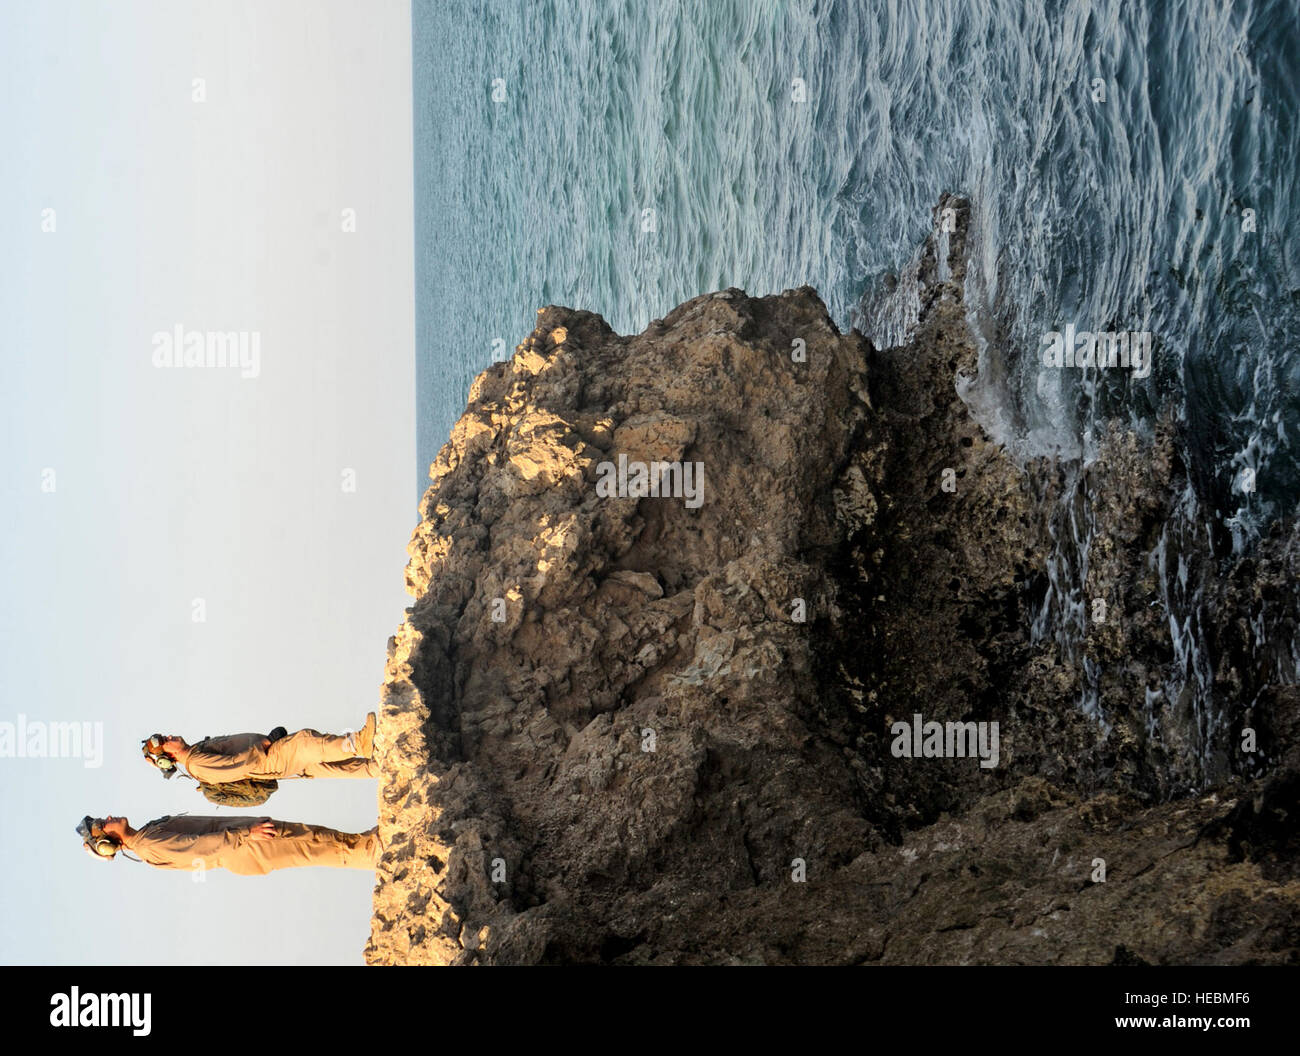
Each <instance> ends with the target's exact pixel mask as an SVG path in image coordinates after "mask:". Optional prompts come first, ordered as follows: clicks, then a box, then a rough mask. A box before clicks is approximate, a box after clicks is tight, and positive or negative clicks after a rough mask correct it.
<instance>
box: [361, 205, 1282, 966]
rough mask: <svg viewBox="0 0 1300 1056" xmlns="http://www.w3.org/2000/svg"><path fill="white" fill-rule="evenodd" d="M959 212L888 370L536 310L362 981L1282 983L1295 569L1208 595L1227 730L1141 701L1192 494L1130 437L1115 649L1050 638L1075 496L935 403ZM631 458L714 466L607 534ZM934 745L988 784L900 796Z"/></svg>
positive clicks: (799, 347)
mask: <svg viewBox="0 0 1300 1056" xmlns="http://www.w3.org/2000/svg"><path fill="white" fill-rule="evenodd" d="M940 205H941V207H943V206H950V207H953V208H955V209H956V210H957V211H958V213H959V217H960V220H961V226H960V227H959V230H958V232H957V233H956V234H955V235H954V236H953V237H951V238H950V239H948V240H947V242H946V245H947V252H948V262H947V263H948V268H946V269H941V268H939V267H937V265H936V253H937V248H936V244H937V243H935V242H932V244H931V245H929V246H928V247H927V250H926V252H925V253H924V254H923V255H922V257H921V263H920V276H919V278H920V281H921V284H922V294H921V320H920V323H919V324H918V327H917V329H916V332H915V334H914V336H913V338H912V340H911V341H910V342H909V343H908V344H907V345H905V346H902V347H900V348H897V349H892V350H888V351H879V350H876V349H874V348H873V347H872V346H871V345H870V343H869V342H868V341H866V340H865V339H864V338H863V337H861V336H860V335H858V334H857V333H856V332H855V333H850V334H847V335H846V334H840V333H839V332H838V331H837V329H836V328H835V326H834V325H833V324H832V322H831V321H830V319H829V317H828V316H827V313H826V310H825V307H824V306H823V304H822V302H821V301H820V299H819V298H818V296H817V294H816V293H815V292H814V291H813V290H812V289H811V288H808V287H804V288H802V289H799V290H787V291H786V292H785V293H783V294H781V295H779V296H772V297H764V298H750V297H747V296H746V295H745V294H744V293H743V292H742V291H740V290H737V289H731V290H727V291H725V292H721V293H716V294H712V295H709V296H704V297H698V298H695V299H694V300H691V301H688V302H687V303H685V304H683V305H681V306H680V307H678V308H677V309H675V310H674V311H673V312H671V313H670V314H669V315H668V316H667V317H666V318H664V319H663V320H659V321H656V322H654V323H652V324H651V325H650V326H649V327H648V328H647V329H646V331H645V332H644V333H642V334H640V335H637V336H630V337H624V336H619V335H617V334H615V333H613V332H612V331H611V330H610V328H609V327H608V326H607V325H606V324H605V323H604V321H603V320H602V319H601V318H600V317H599V316H597V315H594V314H591V313H589V312H584V311H574V310H571V309H568V308H559V307H549V308H545V309H543V310H542V311H540V312H539V313H538V321H537V327H536V329H535V330H534V331H533V333H532V334H531V335H530V336H529V337H527V338H526V339H525V340H524V342H523V343H522V344H521V345H520V346H519V347H518V349H517V350H516V352H515V355H514V357H513V358H512V359H511V360H510V361H509V362H508V363H504V364H497V365H495V366H493V367H492V368H490V369H489V370H487V371H485V372H484V373H483V374H481V375H480V376H479V377H478V378H477V379H476V381H475V382H474V386H473V388H472V390H471V393H470V397H469V406H468V407H467V409H466V411H465V414H464V415H463V416H462V417H461V419H460V421H459V422H457V424H456V426H455V428H454V429H453V431H452V435H451V438H450V440H449V442H448V443H447V444H446V445H445V446H444V447H443V449H442V451H441V452H440V453H439V456H438V459H437V461H436V462H435V463H434V465H433V467H432V469H431V477H432V481H433V483H432V486H431V487H430V489H429V490H428V492H427V493H426V495H425V496H424V499H423V501H422V503H421V506H420V513H421V523H420V525H419V527H418V528H417V530H416V531H415V533H414V536H413V538H412V540H411V543H410V546H409V547H408V552H409V554H410V563H409V565H408V568H407V586H408V589H409V590H410V592H411V593H412V595H413V596H414V597H415V604H414V605H413V606H412V607H411V608H410V609H408V610H407V614H406V618H405V619H404V620H403V622H402V625H401V626H400V628H399V629H398V632H397V634H396V635H395V636H394V637H393V638H392V639H391V640H390V642H389V655H388V664H387V670H386V677H385V685H384V690H383V699H382V706H381V720H380V735H381V742H380V748H379V754H380V759H381V762H382V764H383V767H384V775H385V776H384V780H383V781H381V787H380V793H379V810H380V819H379V820H380V832H381V836H382V837H383V839H384V840H385V843H386V846H387V851H386V853H385V856H384V859H383V862H382V863H381V866H380V869H379V871H378V874H377V885H376V889H375V897H374V920H373V927H372V935H371V940H370V943H369V945H368V946H367V949H366V958H367V960H368V961H369V962H370V963H374V964H401V963H418V964H473V963H480V964H502V963H539V962H544V963H573V962H583V963H625V964H631V963H657V964H671V963H852V964H858V963H1113V962H1117V961H1118V962H1124V961H1135V960H1136V961H1149V962H1152V963H1163V962H1183V963H1191V962H1197V963H1200V962H1216V963H1218V962H1222V963H1237V962H1244V961H1266V962H1278V961H1294V960H1296V948H1297V942H1298V936H1300V913H1298V912H1297V909H1298V907H1300V879H1298V878H1297V868H1296V858H1295V850H1296V846H1295V843H1296V836H1295V827H1294V821H1293V819H1294V817H1295V811H1296V809H1297V779H1296V777H1295V772H1296V762H1297V760H1296V757H1295V752H1294V750H1293V749H1290V746H1292V745H1295V744H1296V738H1295V732H1296V731H1295V725H1296V713H1297V706H1296V694H1295V687H1294V685H1291V684H1285V683H1283V682H1281V681H1279V680H1278V679H1277V678H1276V676H1275V672H1274V669H1275V667H1276V664H1274V663H1273V662H1272V661H1269V662H1268V663H1265V662H1264V661H1262V660H1260V659H1259V658H1258V656H1257V655H1256V654H1257V653H1258V650H1252V649H1251V648H1250V647H1249V642H1248V641H1247V640H1245V639H1243V638H1242V635H1247V637H1248V634H1247V631H1246V630H1244V629H1243V628H1248V627H1249V626H1250V620H1251V619H1252V614H1257V613H1258V612H1259V611H1261V608H1262V607H1271V608H1270V611H1273V610H1277V609H1279V608H1282V609H1285V608H1286V607H1287V606H1292V607H1294V595H1293V593H1292V592H1291V591H1292V585H1293V584H1294V583H1295V581H1296V578H1297V577H1296V575H1295V573H1296V571H1297V568H1296V566H1297V565H1300V546H1297V544H1296V540H1295V536H1294V533H1293V531H1292V534H1289V535H1288V534H1286V533H1278V534H1277V535H1276V536H1275V538H1273V539H1270V540H1269V541H1268V543H1267V544H1266V545H1265V546H1264V547H1262V548H1261V549H1260V552H1259V553H1258V554H1256V555H1254V556H1253V557H1252V559H1251V562H1250V563H1249V567H1248V568H1242V567H1240V566H1238V567H1236V568H1235V569H1229V570H1227V572H1226V573H1224V571H1223V569H1222V568H1214V569H1211V568H1210V565H1209V563H1208V562H1207V563H1203V567H1204V571H1203V572H1202V573H1201V574H1203V575H1204V577H1205V580H1206V583H1207V586H1208V587H1210V588H1212V591H1217V592H1218V594H1217V595H1216V597H1217V599H1218V600H1217V601H1216V602H1215V604H1217V605H1218V607H1219V611H1221V612H1222V613H1223V614H1224V617H1225V618H1224V625H1223V627H1224V629H1223V632H1222V636H1223V642H1222V656H1221V661H1222V662H1221V663H1220V665H1219V667H1218V672H1219V674H1220V675H1221V676H1222V678H1223V679H1224V680H1225V686H1226V689H1225V691H1224V700H1225V702H1226V703H1225V704H1224V709H1225V712H1224V714H1225V718H1224V721H1223V722H1222V723H1221V725H1222V732H1221V733H1217V734H1216V733H1213V732H1211V733H1207V732H1205V727H1204V724H1201V725H1200V726H1198V725H1197V723H1196V722H1195V721H1194V719H1193V717H1191V716H1189V715H1187V714H1185V711H1186V708H1185V706H1180V704H1179V702H1178V701H1172V702H1169V703H1168V704H1162V703H1160V702H1158V701H1157V702H1156V703H1155V704H1152V702H1151V695H1150V694H1149V693H1145V692H1144V688H1145V687H1146V686H1147V685H1152V684H1154V680H1155V679H1156V678H1157V676H1159V675H1160V674H1161V672H1164V671H1166V670H1167V669H1168V668H1169V666H1170V665H1171V664H1173V663H1175V660H1176V658H1175V657H1174V656H1173V651H1172V649H1171V645H1170V642H1169V631H1168V629H1167V626H1166V623H1167V620H1166V619H1165V617H1164V615H1163V614H1162V613H1161V612H1159V611H1158V610H1157V609H1153V607H1152V604H1151V597H1152V589H1153V588H1152V585H1151V581H1150V580H1151V576H1152V575H1153V572H1152V570H1151V562H1150V560H1149V557H1150V554H1151V553H1152V552H1154V550H1155V548H1156V547H1157V543H1156V536H1158V535H1159V530H1160V525H1161V524H1162V523H1163V521H1164V518H1165V517H1166V515H1167V512H1168V511H1167V505H1168V503H1169V502H1170V501H1171V499H1170V496H1171V495H1172V493H1173V483H1172V482H1173V480H1174V479H1175V478H1176V477H1177V475H1178V474H1179V473H1180V472H1181V467H1180V466H1179V465H1178V459H1177V455H1176V451H1175V445H1174V444H1173V442H1172V440H1171V433H1170V429H1169V428H1168V427H1165V428H1162V429H1161V430H1158V431H1157V435H1156V436H1155V438H1154V439H1147V440H1139V439H1138V438H1136V437H1134V436H1133V435H1131V434H1127V433H1124V432H1122V431H1120V430H1118V429H1117V430H1115V431H1114V434H1113V435H1112V436H1111V437H1110V438H1109V439H1108V440H1107V442H1106V445H1105V448H1104V453H1103V457H1102V458H1100V459H1098V460H1097V461H1096V462H1095V463H1093V464H1092V465H1091V466H1090V467H1088V469H1087V470H1086V473H1087V474H1089V487H1090V494H1091V496H1092V497H1091V499H1090V502H1091V504H1092V514H1093V516H1095V517H1097V518H1098V519H1099V522H1098V523H1099V525H1100V526H1101V528H1102V529H1103V531H1102V532H1101V533H1100V538H1101V539H1102V540H1103V543H1099V544H1098V546H1097V548H1096V550H1097V552H1096V554H1095V556H1094V558H1093V560H1092V562H1091V563H1090V565H1089V571H1088V575H1089V577H1091V582H1090V583H1089V585H1088V587H1089V590H1090V591H1091V592H1092V596H1104V597H1106V598H1107V599H1109V601H1110V605H1111V610H1112V614H1113V617H1112V619H1110V620H1107V621H1106V622H1105V624H1104V625H1099V626H1098V627H1097V628H1096V630H1095V633H1090V634H1089V636H1088V639H1087V640H1086V641H1085V642H1084V643H1082V646H1081V648H1080V651H1079V653H1078V655H1065V654H1063V652H1062V650H1061V649H1060V648H1059V647H1058V646H1057V645H1056V643H1054V642H1050V641H1047V642H1038V643H1035V642H1032V641H1031V637H1030V634H1029V631H1028V626H1029V623H1030V615H1031V611H1032V610H1033V609H1034V607H1035V606H1037V605H1038V604H1039V603H1040V601H1041V597H1040V595H1041V591H1042V589H1043V582H1044V577H1045V560H1046V556H1047V554H1048V552H1049V551H1050V536H1051V533H1052V531H1053V530H1054V527H1053V524H1052V520H1051V517H1052V514H1051V511H1052V509H1053V508H1054V500H1055V498H1056V497H1057V496H1058V495H1059V493H1060V489H1061V488H1062V487H1064V483H1063V480H1064V476H1063V470H1062V467H1060V466H1058V465H1055V464H1053V463H1048V462H1042V463H1038V464H1034V465H1031V466H1029V467H1018V466H1016V465H1015V464H1014V463H1013V462H1012V461H1011V460H1010V459H1009V458H1008V457H1007V456H1006V455H1005V454H1004V452H1003V451H1002V449H1001V448H1000V447H998V446H997V445H996V444H993V443H991V442H990V441H989V440H988V439H987V438H986V437H985V435H984V433H983V432H982V431H981V429H980V427H979V426H978V425H977V424H976V423H975V422H974V421H973V420H972V419H971V417H970V416H969V414H968V412H967V409H966V407H965V405H964V404H963V403H962V401H961V400H960V399H959V398H958V396H957V393H956V389H955V387H954V379H955V378H956V377H957V375H958V374H959V373H965V374H967V375H970V374H973V373H974V372H975V370H976V354H975V350H974V347H973V345H972V343H971V338H970V334H969V332H968V329H967V326H966V321H965V315H964V308H963V305H962V302H961V297H962V293H961V286H960V283H961V278H962V258H963V253H964V246H963V244H962V243H963V235H962V232H963V231H964V221H965V213H966V206H965V203H964V202H961V201H960V200H957V199H945V201H944V202H942V203H940ZM941 275H942V277H943V279H944V281H940V276H941ZM620 455H622V456H626V458H627V460H628V461H629V462H642V463H652V462H667V463H686V462H690V463H697V464H702V466H703V501H702V503H700V504H699V505H698V506H693V505H692V504H688V502H687V500H686V499H685V498H683V497H643V498H642V497H636V496H635V495H632V496H628V497H618V496H614V497H605V496H602V495H601V494H599V493H598V488H597V482H598V479H599V476H600V474H601V473H602V470H601V469H600V464H601V463H605V462H609V463H615V464H616V463H617V462H618V459H619V456H620ZM945 480H948V481H949V483H950V488H949V489H945V488H944V487H943V482H944V481H945ZM1161 552H1162V553H1163V550H1162V551H1161ZM1196 567H1202V566H1196ZM1234 636H1235V637H1234ZM1085 660H1090V661H1091V662H1092V663H1093V664H1094V665H1100V667H1101V669H1102V670H1104V672H1105V675H1104V678H1103V685H1102V690H1103V693H1102V699H1103V701H1104V702H1105V704H1106V716H1105V720H1106V721H1105V722H1098V721H1097V719H1096V718H1092V717H1089V716H1087V715H1085V714H1084V712H1083V711H1082V710H1081V709H1080V708H1079V707H1078V701H1079V698H1080V689H1081V686H1082V680H1083V678H1084V677H1085V673H1084V666H1085ZM1270 665H1271V666H1270ZM1234 700H1235V701H1237V703H1236V704H1233V703H1232V702H1233V701H1234ZM1247 702H1249V703H1247ZM1180 707H1181V709H1182V710H1180ZM917 712H920V713H922V714H923V715H924V718H925V719H926V720H927V721H928V720H937V721H940V722H947V721H953V722H956V721H963V722H986V721H996V722H998V723H999V726H1000V743H999V754H998V758H997V765H996V766H993V767H988V768H985V767H981V766H980V765H979V763H978V760H976V759H971V758H959V759H939V758H935V759H928V758H927V759H906V758H895V757H894V755H893V754H891V751H890V745H891V740H892V737H891V733H890V728H891V724H892V723H893V722H895V721H897V720H904V721H906V720H910V719H911V717H912V715H913V714H914V713H917ZM1244 722H1251V723H1253V724H1254V726H1255V727H1257V728H1258V731H1259V737H1260V740H1261V745H1262V750H1261V751H1260V752H1259V753H1258V754H1257V755H1256V756H1252V757H1251V758H1250V759H1249V760H1241V759H1236V758H1234V757H1233V756H1232V744H1233V743H1235V742H1234V741H1233V738H1235V737H1236V736H1237V733H1238V731H1239V729H1240V726H1241V725H1242V723H1244ZM1216 738H1217V739H1216ZM1288 752H1289V754H1288ZM1216 753H1218V754H1217V755H1216ZM1211 757H1212V758H1216V759H1218V762H1217V764H1216V765H1215V766H1213V767H1210V768H1209V770H1208V771H1207V766H1206V762H1205V760H1206V759H1207V758H1211ZM1220 757H1221V758H1220ZM1207 772H1209V773H1210V774H1211V775H1212V776H1211V777H1210V778H1209V779H1207V778H1206V773H1207ZM1096 859H1104V860H1105V862H1106V880H1105V882H1095V880H1094V876H1095V874H1096V866H1095V860H1096ZM801 870H802V876H803V877H804V878H805V879H804V880H803V881H802V882H799V881H796V880H795V879H794V877H795V876H797V875H800V871H801Z"/></svg>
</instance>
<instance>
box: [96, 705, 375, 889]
mask: <svg viewBox="0 0 1300 1056" xmlns="http://www.w3.org/2000/svg"><path fill="white" fill-rule="evenodd" d="M375 727H376V722H375V715H374V713H373V712H372V713H371V714H369V715H367V716H366V721H365V723H364V724H363V725H362V728H361V729H360V730H359V731H357V732H356V733H348V734H340V735H335V734H322V733H318V732H317V731H316V730H299V731H298V732H297V733H295V734H292V735H288V734H286V733H285V731H284V730H283V729H281V728H277V729H276V730H273V731H272V732H271V734H270V735H262V734H256V733H240V734H230V735H228V736H224V737H208V738H205V739H204V740H202V741H199V742H198V743H196V744H193V745H190V744H188V743H186V741H185V739H184V738H182V737H162V736H161V735H155V736H153V737H151V738H149V739H148V740H147V741H145V742H144V756H145V758H146V760H148V761H149V762H150V764H151V765H153V766H155V767H156V768H157V769H158V770H160V771H161V772H162V774H163V776H164V777H167V778H170V777H172V776H173V775H174V774H175V773H177V772H178V770H177V767H178V766H181V767H184V768H185V772H187V773H188V774H189V776H191V777H192V778H194V780H195V781H197V782H198V783H199V788H200V790H201V791H203V792H204V794H205V795H206V796H207V797H208V798H209V799H210V800H212V801H213V802H217V803H241V804H246V805H255V804H257V803H261V802H265V800H266V799H267V798H269V796H270V794H271V793H272V792H274V791H275V789H276V788H277V787H278V782H279V781H280V780H282V779H294V778H318V777H340V778H360V777H378V776H379V766H378V764H377V763H376V762H375V760H374V744H375ZM277 734H278V736H276V735H277ZM223 796H226V797H228V798H222V797H223ZM241 797H243V798H241ZM77 834H78V835H79V836H81V838H82V845H83V846H84V847H85V849H86V850H87V851H88V852H90V854H92V855H94V856H95V857H98V858H108V859H111V858H113V857H115V856H116V854H117V853H118V851H122V850H126V851H130V852H132V853H134V854H135V855H136V856H137V857H138V858H139V860H140V861H143V862H146V863H148V864H149V865H153V866H156V867H158V868H160V869H185V870H206V869H227V870H229V871H230V872H232V873H237V874H239V875H242V876H259V875H263V874H265V873H270V872H273V871H275V870H277V869H288V868H293V867H297V866H308V865H324V866H331V867H333V868H340V869H373V868H374V867H375V866H376V864H378V861H379V857H380V855H381V854H382V853H383V849H382V847H381V846H380V843H379V835H378V826H376V827H375V828H372V829H370V830H368V831H367V832H363V833H349V832H339V831H338V830H336V829H331V828H328V827H326V826H323V825H305V824H302V823H300V822H286V821H278V820H276V819H273V818H270V817H253V816H247V817H229V818H227V817H213V816H188V815H186V816H182V817H172V816H171V815H167V816H164V817H161V818H156V819H154V820H153V821H151V822H149V823H147V824H146V825H143V826H141V827H140V828H139V829H135V828H132V827H131V825H130V823H129V821H128V820H127V819H126V818H124V817H115V816H112V815H109V816H106V817H103V818H93V817H90V816H89V815H87V816H86V817H85V818H83V819H82V820H81V823H80V824H79V825H78V826H77Z"/></svg>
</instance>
